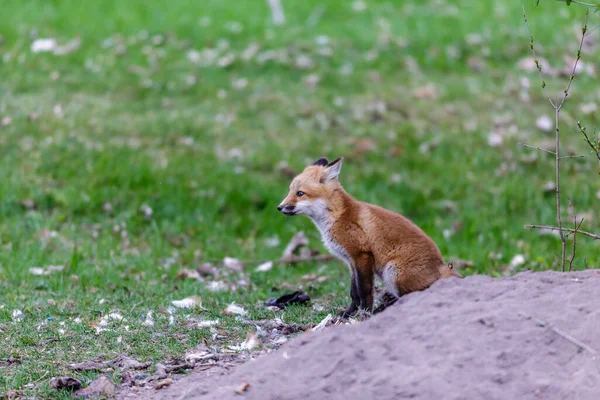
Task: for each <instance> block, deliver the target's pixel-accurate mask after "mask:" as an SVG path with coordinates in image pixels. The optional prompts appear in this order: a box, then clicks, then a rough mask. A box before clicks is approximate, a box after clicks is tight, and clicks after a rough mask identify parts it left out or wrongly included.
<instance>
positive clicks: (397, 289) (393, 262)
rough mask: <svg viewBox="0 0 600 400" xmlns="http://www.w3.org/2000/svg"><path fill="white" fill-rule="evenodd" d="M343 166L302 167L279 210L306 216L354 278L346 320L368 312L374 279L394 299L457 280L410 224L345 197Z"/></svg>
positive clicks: (434, 248)
mask: <svg viewBox="0 0 600 400" xmlns="http://www.w3.org/2000/svg"><path fill="white" fill-rule="evenodd" d="M341 163H342V159H341V158H340V159H338V160H336V161H334V162H332V163H327V160H325V159H321V160H319V161H317V162H316V163H315V164H313V165H311V166H308V167H306V168H305V169H304V171H303V172H302V173H301V174H300V175H298V176H297V177H296V178H294V180H293V181H292V183H291V185H290V192H289V194H288V195H287V196H286V198H285V199H284V200H283V201H282V203H281V204H280V206H279V207H278V209H279V210H280V211H282V212H284V213H286V214H287V215H296V214H304V215H307V216H309V217H310V218H311V219H312V220H313V222H314V223H315V225H317V227H318V228H319V230H320V231H321V234H322V236H323V242H324V243H325V246H326V247H327V248H328V250H329V251H330V252H331V253H332V254H334V255H335V256H336V257H338V258H340V259H341V260H342V261H344V262H346V263H347V264H348V266H349V267H350V270H351V272H352V275H353V276H352V290H351V297H352V305H351V306H350V308H349V309H348V310H347V313H348V314H349V313H352V312H354V311H355V310H356V309H357V308H364V309H367V310H371V308H372V305H373V278H374V275H375V274H376V275H378V276H380V277H381V278H382V279H383V280H384V281H385V283H386V285H387V286H388V290H390V291H391V292H392V293H393V294H395V295H396V296H401V295H403V294H406V293H410V292H413V291H418V290H424V289H426V288H428V287H429V286H430V285H431V284H432V283H433V282H435V281H436V280H438V279H440V278H446V277H451V276H456V277H460V274H458V273H456V272H455V271H453V270H452V267H451V266H449V265H446V264H445V263H444V260H443V258H442V255H441V254H440V251H439V249H438V247H437V246H436V245H435V243H434V242H433V240H432V239H431V238H430V237H429V236H427V235H426V234H425V233H424V232H423V231H422V230H421V229H420V228H419V227H417V226H416V225H415V224H414V223H412V222H411V221H410V220H408V219H407V218H405V217H403V216H401V215H399V214H396V213H394V212H391V211H388V210H386V209H384V208H381V207H378V206H376V205H373V204H369V203H365V202H361V201H358V200H355V199H354V198H353V197H352V196H350V195H349V194H348V193H346V192H345V191H344V189H343V188H342V186H341V185H340V183H339V181H338V179H337V176H338V174H339V172H340V169H341ZM299 192H301V193H299Z"/></svg>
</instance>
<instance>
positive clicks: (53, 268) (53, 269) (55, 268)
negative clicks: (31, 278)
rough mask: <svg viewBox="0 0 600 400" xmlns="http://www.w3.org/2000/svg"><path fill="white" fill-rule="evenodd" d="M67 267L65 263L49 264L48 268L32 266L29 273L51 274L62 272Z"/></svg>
mask: <svg viewBox="0 0 600 400" xmlns="http://www.w3.org/2000/svg"><path fill="white" fill-rule="evenodd" d="M63 269H65V267H64V265H49V266H47V267H46V268H39V267H31V268H29V273H30V274H32V275H50V274H52V273H54V272H61V271H62V270H63Z"/></svg>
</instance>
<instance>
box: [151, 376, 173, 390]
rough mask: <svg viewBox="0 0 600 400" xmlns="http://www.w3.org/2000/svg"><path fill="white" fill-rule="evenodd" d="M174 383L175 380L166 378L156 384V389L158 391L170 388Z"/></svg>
mask: <svg viewBox="0 0 600 400" xmlns="http://www.w3.org/2000/svg"><path fill="white" fill-rule="evenodd" d="M172 383H173V379H171V378H166V379H163V380H160V381H158V382H156V384H155V385H154V388H155V389H156V390H160V389H162V388H166V387H167V386H170V385H171V384H172Z"/></svg>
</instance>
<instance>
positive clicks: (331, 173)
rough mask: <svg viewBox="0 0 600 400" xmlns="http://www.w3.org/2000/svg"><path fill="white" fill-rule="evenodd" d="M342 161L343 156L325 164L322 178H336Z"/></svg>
mask: <svg viewBox="0 0 600 400" xmlns="http://www.w3.org/2000/svg"><path fill="white" fill-rule="evenodd" d="M342 161H344V157H340V158H338V159H337V160H334V161H332V162H330V163H329V164H327V168H325V172H324V173H323V178H324V180H325V181H330V180H332V179H337V177H338V175H339V174H340V171H341V170H342Z"/></svg>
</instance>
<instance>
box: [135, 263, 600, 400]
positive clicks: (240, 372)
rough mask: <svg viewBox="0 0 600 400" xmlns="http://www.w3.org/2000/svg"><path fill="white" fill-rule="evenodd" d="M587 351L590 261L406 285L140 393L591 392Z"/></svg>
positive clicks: (582, 395)
mask: <svg viewBox="0 0 600 400" xmlns="http://www.w3.org/2000/svg"><path fill="white" fill-rule="evenodd" d="M596 351H600V271H598V270H587V271H582V272H575V273H557V272H538V273H531V272H525V273H521V274H518V275H516V276H514V277H510V278H503V279H494V278H490V277H487V276H470V277H468V278H465V279H462V280H460V279H447V280H442V281H439V282H437V283H436V284H434V285H433V286H432V287H431V288H430V289H428V290H426V291H424V292H418V293H412V294H409V295H407V296H405V297H403V298H402V299H401V301H400V302H399V303H398V304H397V305H394V306H392V307H390V308H389V309H387V310H386V311H384V312H383V313H381V314H378V315H375V316H373V317H372V318H370V319H369V320H368V321H365V322H363V323H360V324H356V325H341V326H332V327H329V328H326V329H325V330H324V331H321V332H311V333H306V334H302V335H301V336H300V337H298V338H296V339H294V340H292V341H290V342H289V343H287V344H285V345H284V346H283V347H281V348H280V349H279V350H277V351H275V352H273V353H271V354H268V355H265V356H263V357H260V358H258V359H257V360H255V361H250V362H247V363H246V364H244V365H242V366H239V367H237V368H235V369H234V370H233V371H232V372H228V373H227V374H222V373H221V374H219V373H216V374H206V373H204V374H192V375H190V376H188V377H186V378H184V379H181V380H179V381H178V382H176V383H174V384H173V385H172V386H171V387H169V388H166V389H162V390H160V391H154V390H152V391H144V392H143V397H144V398H154V399H215V400H217V399H218V400H222V399H236V398H238V399H239V398H245V399H260V400H270V399H273V400H275V399H277V400H292V399H294V400H296V399H297V400H309V399H310V400H312V399H344V400H352V399H377V400H385V399H404V398H407V399H448V400H459V399H464V400H470V399H486V400H493V399H510V400H513V399H548V400H553V399H569V400H571V399H581V400H588V399H589V400H592V399H594V400H597V399H600V354H598V353H596ZM245 382H247V383H248V384H249V385H250V386H248V387H247V388H246V387H245V386H246V385H244V383H245ZM236 389H237V390H242V389H244V391H243V393H242V394H241V395H240V394H236Z"/></svg>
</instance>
